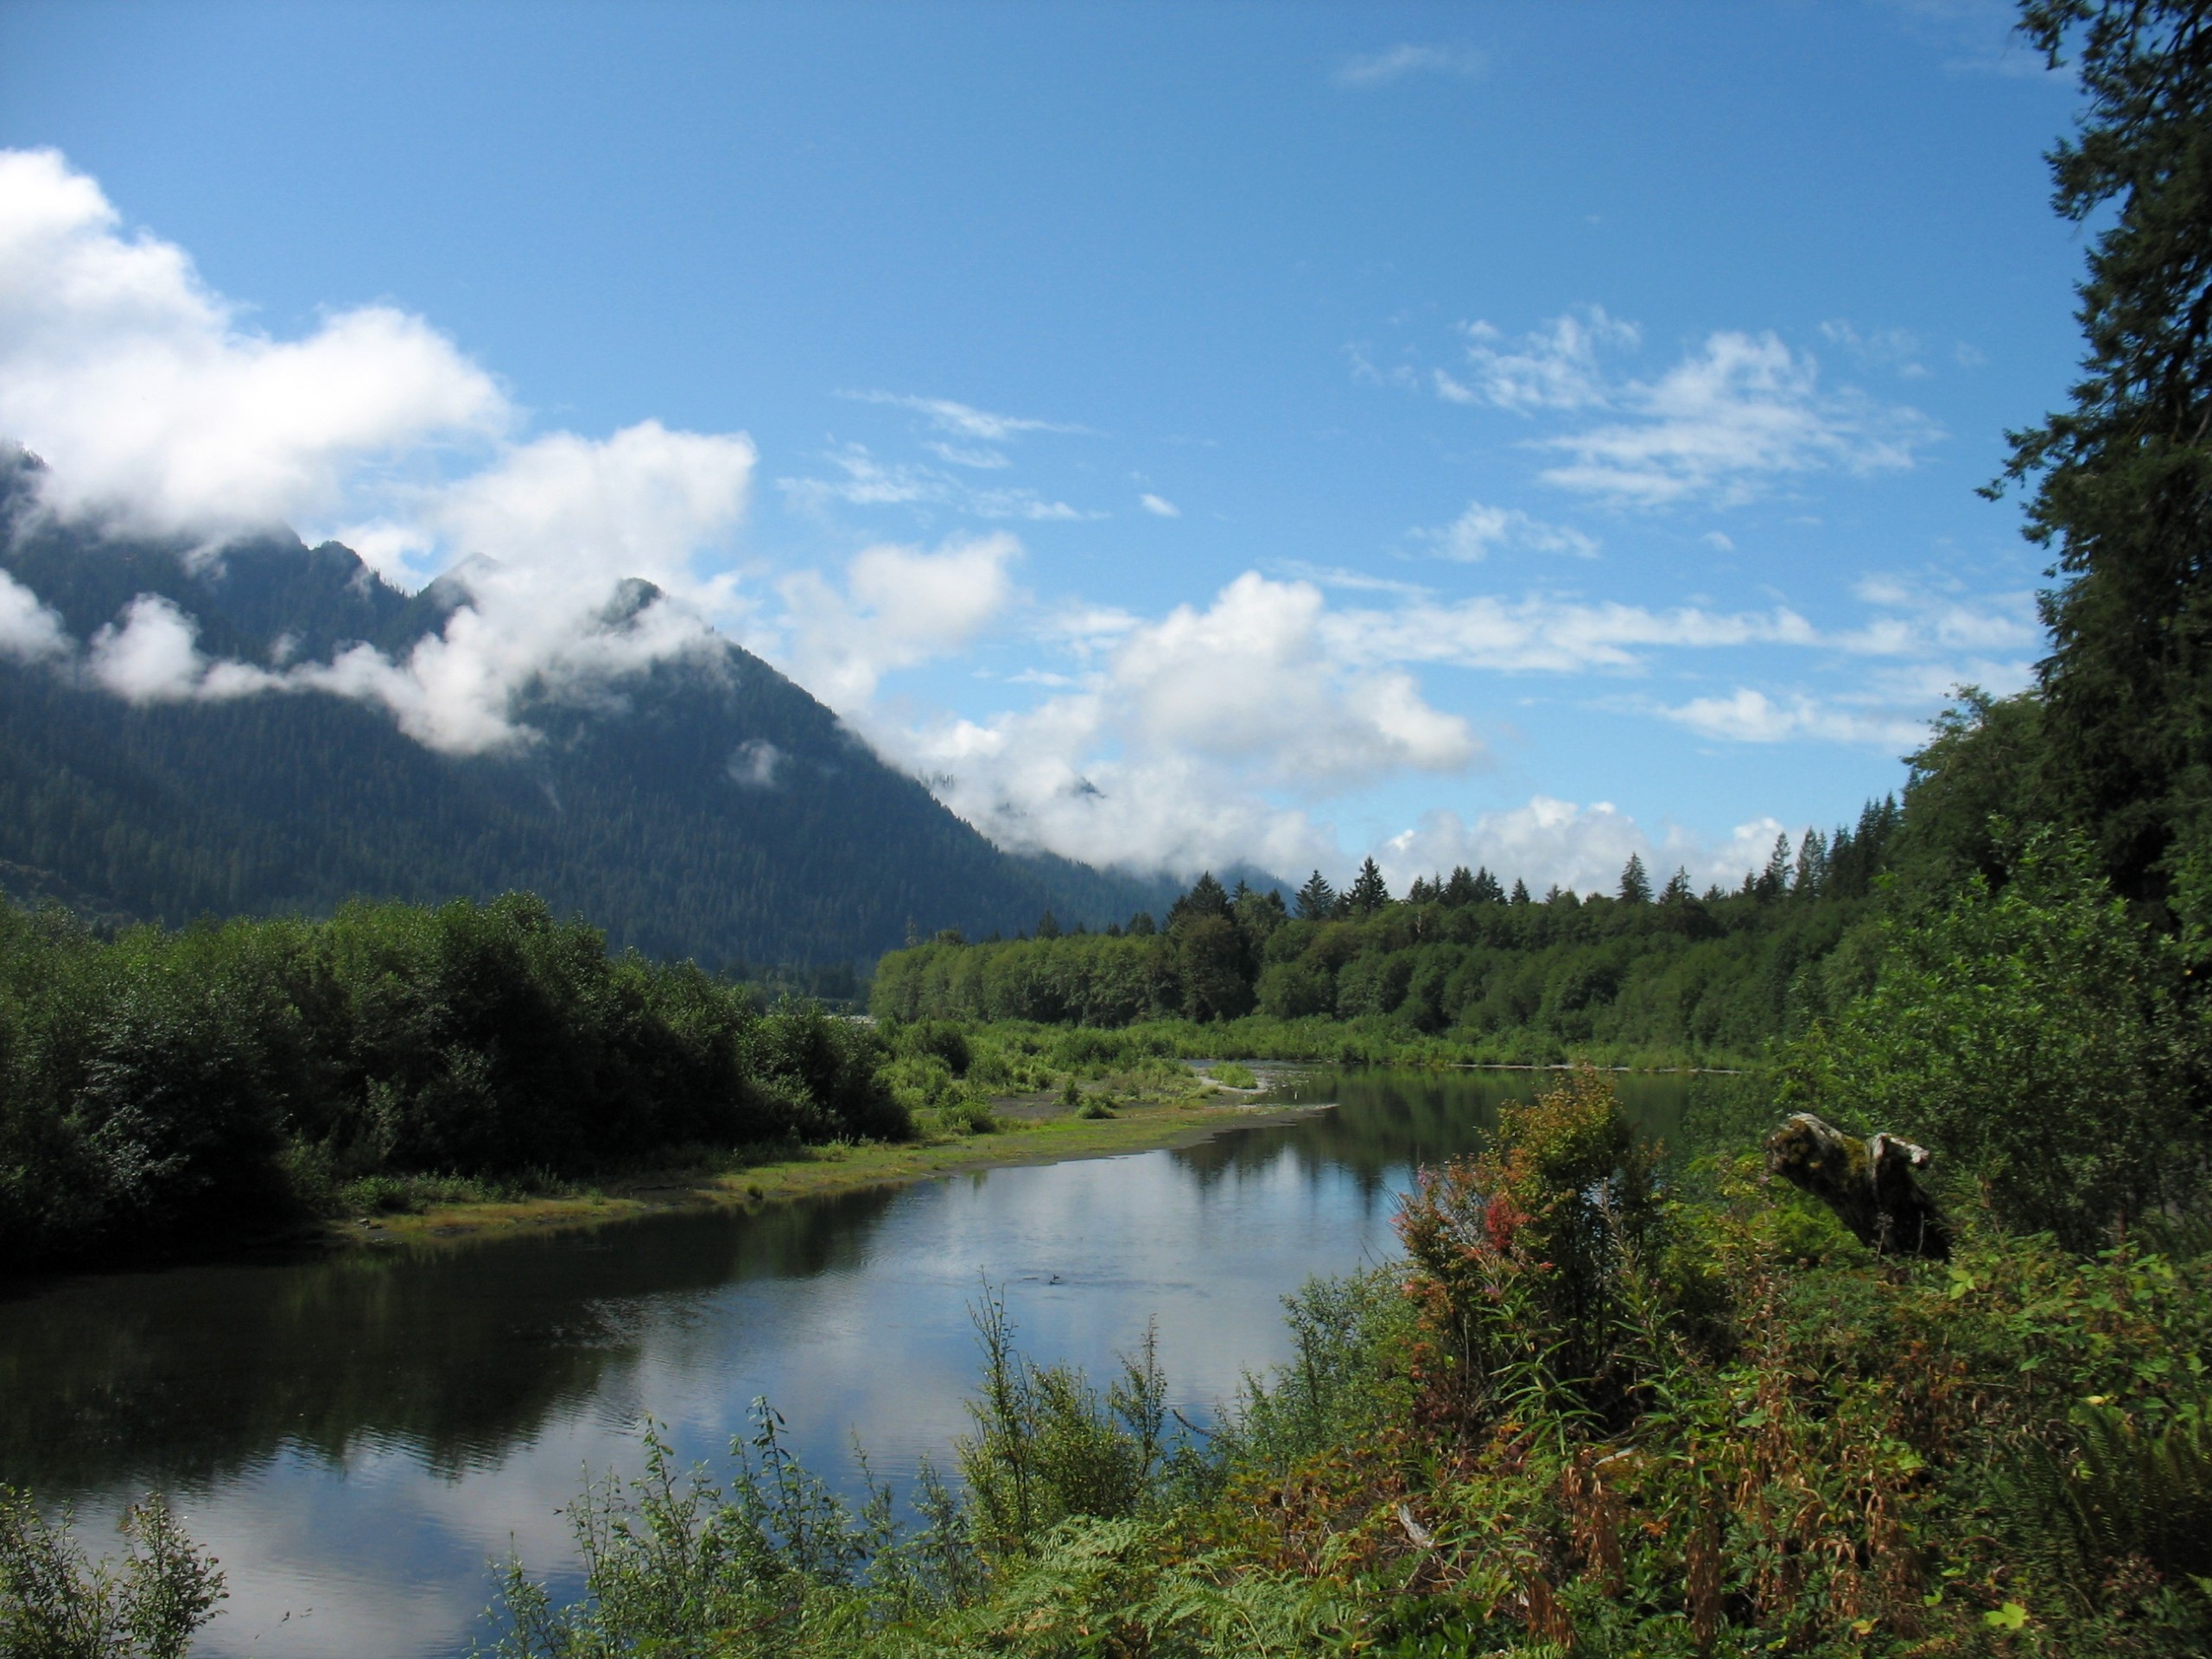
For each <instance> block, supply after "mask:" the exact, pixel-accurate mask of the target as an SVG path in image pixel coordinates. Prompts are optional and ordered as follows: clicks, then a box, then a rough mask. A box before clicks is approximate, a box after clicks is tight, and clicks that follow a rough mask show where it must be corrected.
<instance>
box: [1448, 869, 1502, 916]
mask: <svg viewBox="0 0 2212 1659" xmlns="http://www.w3.org/2000/svg"><path fill="white" fill-rule="evenodd" d="M1484 874H1489V872H1487V871H1485V872H1484ZM1493 885H1495V884H1493ZM1443 897H1444V902H1445V903H1446V905H1448V906H1451V907H1452V909H1453V910H1463V909H1465V907H1466V906H1469V905H1471V904H1476V903H1478V902H1479V901H1480V899H1481V897H1482V893H1481V890H1480V889H1479V888H1478V887H1477V885H1476V881H1475V878H1474V877H1473V876H1471V875H1469V874H1467V867H1466V866H1465V865H1464V864H1456V865H1454V866H1453V867H1452V875H1451V879H1450V880H1446V882H1445V884H1444V895H1443Z"/></svg>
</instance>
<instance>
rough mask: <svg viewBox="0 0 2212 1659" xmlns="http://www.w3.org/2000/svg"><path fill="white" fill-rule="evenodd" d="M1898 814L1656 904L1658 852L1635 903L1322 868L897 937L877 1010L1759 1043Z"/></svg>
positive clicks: (1653, 1046) (1842, 917)
mask: <svg viewBox="0 0 2212 1659" xmlns="http://www.w3.org/2000/svg"><path fill="white" fill-rule="evenodd" d="M1896 829H1897V810H1896V808H1895V806H1894V805H1893V804H1889V803H1881V804H1874V805H1870V806H1869V807H1868V809H1867V810H1866V813H1865V814H1864V815H1863V816H1862V817H1861V819H1860V821H1859V825H1858V827H1857V829H1855V830H1854V829H1853V828H1851V827H1849V826H1845V827H1842V828H1840V829H1837V831H1836V832H1835V834H1834V837H1833V838H1830V837H1828V836H1818V837H1815V836H1809V835H1808V837H1807V838H1806V841H1805V842H1804V844H1803V845H1802V847H1801V849H1800V850H1799V854H1798V855H1797V858H1796V863H1795V865H1794V866H1793V865H1792V863H1791V862H1790V861H1789V857H1788V856H1787V852H1788V849H1787V848H1786V847H1785V848H1784V849H1783V852H1782V853H1781V854H1779V855H1777V857H1778V858H1779V859H1780V862H1779V864H1778V865H1777V869H1778V871H1779V874H1776V875H1774V877H1773V880H1772V882H1771V883H1769V884H1768V885H1764V886H1763V885H1762V883H1764V882H1766V880H1767V879H1766V878H1765V877H1761V876H1757V875H1750V876H1747V877H1746V879H1745V884H1744V888H1743V890H1742V891H1741V892H1739V893H1734V894H1729V895H1722V894H1719V893H1710V894H1707V895H1706V896H1704V897H1700V896H1698V895H1695V894H1694V893H1691V892H1690V891H1689V888H1688V881H1687V880H1686V879H1684V880H1678V881H1675V882H1670V883H1669V887H1668V888H1667V891H1666V893H1664V895H1663V896H1662V898H1661V899H1659V900H1658V901H1657V902H1654V901H1653V899H1652V894H1651V891H1650V884H1649V880H1648V879H1647V878H1646V877H1645V876H1644V874H1643V870H1642V868H1641V865H1640V864H1638V865H1637V867H1636V868H1634V869H1633V870H1630V871H1627V872H1624V875H1623V882H1624V887H1623V893H1624V896H1623V897H1621V898H1618V899H1614V898H1608V897H1605V896H1603V895H1593V896H1592V897H1589V898H1586V899H1578V898H1577V897H1575V896H1574V895H1572V894H1559V895H1557V896H1555V897H1554V898H1553V899H1550V900H1548V901H1547V902H1545V903H1543V904H1529V903H1521V904H1513V903H1510V902H1508V901H1507V899H1505V897H1504V895H1503V893H1502V892H1501V891H1500V890H1499V887H1498V883H1497V880H1496V879H1495V878H1494V877H1492V876H1491V874H1489V872H1487V871H1484V872H1483V873H1482V874H1480V875H1479V876H1469V875H1468V874H1467V873H1466V872H1465V870H1460V871H1458V872H1455V873H1454V874H1453V876H1452V878H1450V879H1448V880H1436V881H1433V882H1432V881H1427V880H1421V881H1417V882H1415V883H1414V886H1413V887H1412V888H1411V889H1410V890H1409V891H1408V895H1407V896H1406V897H1405V898H1404V899H1391V898H1390V897H1389V893H1388V892H1387V891H1386V890H1384V889H1383V887H1382V885H1381V882H1382V878H1381V876H1380V875H1379V874H1375V875H1374V876H1373V878H1372V880H1368V879H1367V877H1366V875H1364V874H1363V877H1362V880H1360V881H1358V882H1355V883H1354V889H1355V891H1356V892H1357V894H1358V895H1359V896H1358V898H1357V901H1354V900H1353V899H1345V900H1344V901H1343V902H1342V903H1341V904H1340V903H1339V902H1338V899H1337V897H1336V896H1335V895H1334V894H1333V893H1325V892H1323V891H1322V890H1321V889H1323V888H1326V887H1327V883H1326V882H1325V881H1324V882H1322V883H1321V887H1320V888H1316V887H1314V886H1313V883H1312V882H1309V883H1307V887H1306V890H1305V891H1303V892H1301V893H1300V897H1299V899H1298V901H1297V910H1298V915H1297V916H1296V917H1295V918H1294V917H1292V916H1290V915H1289V914H1287V911H1286V908H1285V906H1284V905H1283V903H1282V900H1281V897H1280V895H1279V894H1277V893H1274V892H1273V891H1268V892H1266V893H1255V892H1253V891H1252V890H1250V889H1249V888H1244V887H1240V888H1239V889H1238V891H1237V892H1236V893H1234V894H1230V893H1224V890H1223V889H1222V887H1221V885H1220V884H1219V883H1218V882H1217V881H1215V880H1213V879H1212V878H1211V876H1201V877H1200V878H1199V880H1198V882H1197V883H1195V884H1194V885H1193V886H1192V888H1191V890H1190V892H1189V893H1187V894H1185V896H1184V897H1183V898H1182V899H1179V900H1178V901H1177V902H1176V905H1175V906H1174V908H1173V911H1172V912H1171V913H1170V921H1169V925H1168V927H1167V930H1166V932H1165V933H1162V934H1157V935H1138V934H1136V933H1135V932H1131V933H1129V934H1125V935H1121V936H1118V937H1116V936H1109V935H1090V936H1077V937H1068V936H1064V937H1061V938H1053V939H1046V938H1034V939H1018V940H1009V941H1001V942H999V943H995V944H969V943H966V942H964V941H954V940H949V939H938V940H934V941H931V942H930V943H927V944H918V945H914V946H912V947H910V948H908V949H906V950H894V951H893V952H891V953H889V954H888V955H887V956H886V957H884V958H883V960H882V962H881V963H880V964H879V965H878V967H877V969H876V976H875V980H874V986H873V988H872V991H871V995H870V1006H871V1007H873V1009H874V1011H875V1013H876V1014H878V1015H879V1016H881V1017H883V1018H887V1019H891V1020H900V1021H907V1022H915V1021H925V1020H993V1021H997V1020H1020V1021H1030V1022H1037V1023H1043V1024H1067V1025H1080V1026H1089V1027H1108V1028H1112V1027H1132V1026H1141V1025H1144V1024H1147V1023H1148V1022H1154V1021H1160V1020H1189V1021H1192V1022H1195V1023H1198V1024H1226V1023H1230V1022H1236V1023H1237V1025H1238V1028H1239V1029H1240V1030H1243V1029H1244V1028H1245V1022H1246V1021H1248V1020H1250V1019H1252V1018H1253V1017H1255V1016H1256V1017H1258V1018H1260V1019H1262V1020H1267V1021H1271V1022H1275V1023H1277V1024H1283V1023H1289V1022H1296V1021H1335V1022H1343V1023H1346V1024H1361V1023H1367V1024H1371V1025H1373V1026H1374V1027H1376V1032H1377V1034H1378V1035H1381V1034H1383V1033H1386V1032H1387V1033H1394V1034H1395V1036H1396V1037H1398V1038H1400V1039H1403V1038H1407V1037H1414V1036H1425V1035H1440V1036H1442V1035H1448V1036H1449V1037H1450V1039H1452V1041H1453V1042H1455V1043H1456V1044H1458V1045H1459V1046H1461V1047H1462V1048H1464V1049H1465V1050H1467V1051H1468V1052H1469V1053H1470V1054H1478V1055H1479V1056H1480V1057H1481V1058H1491V1059H1501V1060H1550V1059H1554V1058H1559V1057H1560V1055H1561V1054H1562V1053H1565V1052H1577V1053H1591V1052H1602V1053H1616V1054H1634V1055H1637V1056H1640V1057H1647V1058H1648V1057H1653V1056H1658V1055H1666V1056H1669V1057H1681V1058H1688V1057H1727V1058H1739V1057H1747V1056H1751V1055H1755V1054H1757V1053H1758V1052H1759V1051H1760V1050H1761V1048H1762V1047H1763V1046H1764V1044H1765V1043H1766V1042H1767V1040H1768V1039H1770V1038H1771V1037H1773V1036H1776V1035H1777V1034H1780V1033H1783V1032H1786V1031H1789V1030H1791V1029H1794V1028H1796V1027H1801V1026H1802V1024H1803V1022H1804V1021H1805V1020H1806V1019H1808V1017H1810V1015H1812V1014H1815V1013H1817V1012H1819V1011H1821V1009H1822V1008H1824V1007H1826V1006H1827V981H1826V980H1825V979H1824V978H1823V977H1822V976H1821V974H1820V973H1819V972H1818V971H1810V972H1808V970H1818V969H1821V966H1822V965H1823V963H1825V961H1826V959H1827V957H1828V956H1829V955H1830V954H1831V953H1832V952H1834V951H1835V950H1837V949H1838V948H1839V947H1840V945H1842V944H1844V943H1845V941H1846V940H1847V938H1848V937H1849V936H1850V934H1851V931H1852V930H1853V928H1854V927H1855V926H1858V925H1860V924H1861V923H1863V921H1864V920H1865V918H1866V916H1867V914H1868V913H1869V912H1870V909H1871V905H1872V900H1871V899H1870V890H1871V888H1872V880H1873V877H1874V874H1875V873H1876V871H1877V870H1878V868H1879V867H1880V864H1881V861H1882V859H1883V857H1884V849H1885V848H1886V846H1887V845H1888V844H1889V842H1890V841H1891V838H1892V837H1893V836H1894V835H1895V832H1896ZM1631 877H1632V878H1633V880H1631V879H1630V878H1631ZM1316 879H1317V880H1318V879H1319V878H1318V877H1317V878H1316ZM1246 1052H1252V1053H1259V1052H1262V1051H1261V1050H1260V1049H1258V1048H1256V1047H1254V1048H1249V1049H1248V1050H1247V1051H1246Z"/></svg>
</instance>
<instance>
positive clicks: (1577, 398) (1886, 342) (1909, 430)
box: [1354, 306, 1942, 508]
mask: <svg viewBox="0 0 2212 1659" xmlns="http://www.w3.org/2000/svg"><path fill="white" fill-rule="evenodd" d="M1461 332H1462V334H1464V336H1465V360H1464V363H1463V365H1461V366H1459V368H1457V369H1456V370H1447V369H1444V368H1432V369H1431V370H1430V371H1429V373H1428V378H1427V384H1428V385H1429V386H1430V388H1431V390H1433V391H1434V393H1435V395H1436V396H1437V397H1440V398H1441V399H1443V400H1444V401H1445V402H1446V403H1452V404H1466V405H1483V406H1487V407H1489V408H1492V409H1500V410H1508V411H1510V412H1511V413H1513V414H1516V415H1519V416H1524V417H1527V418H1529V419H1530V420H1542V421H1546V422H1548V423H1551V424H1552V425H1554V428H1556V427H1558V426H1560V425H1561V424H1568V425H1569V426H1570V429H1567V430H1564V431H1560V430H1554V432H1553V433H1552V435H1548V436H1543V437H1537V438H1532V439H1531V440H1529V447H1531V448H1535V450H1537V451H1539V452H1549V453H1550V454H1554V455H1556V456H1559V457H1561V459H1560V460H1557V461H1554V463H1553V464H1551V465H1550V466H1548V467H1544V468H1542V469H1541V473H1540V474H1539V475H1540V476H1541V478H1542V480H1544V481H1545V482H1546V483H1548V484H1550V485H1553V486H1555V487H1557V488H1560V489H1565V490H1571V491H1573V492H1574V493H1577V494H1581V495H1587V496H1591V497H1593V498H1595V499H1599V500H1600V501H1603V502H1605V503H1606V504H1607V505H1614V506H1627V507H1644V508H1654V507H1664V506H1669V505H1675V504H1677V503H1682V502H1688V501H1701V502H1704V503H1706V504H1707V505H1713V506H1723V507H1725V506H1733V505H1740V504H1742V503H1743V502H1745V501H1748V500H1751V499H1755V498H1757V497H1758V496H1760V495H1762V494H1764V493H1769V492H1770V491H1771V490H1773V489H1775V488H1776V487H1777V486H1780V485H1781V484H1783V482H1785V481H1786V480H1790V479H1792V478H1796V477H1802V476H1804V475H1807V474H1815V473H1821V472H1843V473H1855V474H1866V473H1875V472H1885V471H1897V470H1902V469H1904V468H1908V467H1911V466H1913V465H1914V464H1915V463H1916V461H1917V460H1918V457H1919V455H1920V454H1921V452H1922V451H1923V450H1924V449H1925V448H1927V447H1928V446H1929V445H1930V444H1932V443H1934V442H1936V441H1937V440H1938V439H1939V438H1941V437H1942V429H1940V428H1939V427H1938V426H1937V425H1936V423H1935V422H1933V421H1931V420H1929V418H1928V417H1927V416H1924V415H1923V414H1922V413H1921V412H1920V411H1919V410H1916V409H1913V408H1911V407H1910V406H1908V405H1904V404H1884V403H1879V402H1877V401H1876V400H1875V399H1873V398H1872V397H1868V396H1867V395H1866V393H1865V392H1863V391H1859V390H1857V389H1855V388H1852V387H1843V388H1840V389H1837V390H1833V391H1832V390H1829V389H1828V388H1827V387H1825V386H1823V385H1821V378H1820V365H1819V364H1818V363H1817V362H1816V361H1815V359H1813V358H1812V357H1811V356H1810V355H1809V354H1808V353H1799V352H1795V351H1792V350H1791V349H1790V348H1789V346H1786V345H1785V344H1783V341H1782V340H1781V339H1780V338H1779V337H1778V336H1777V335H1776V334H1772V333H1762V334H1746V333H1743V332H1740V331H1737V330H1723V331H1720V332H1719V333H1716V334H1709V335H1707V338H1706V340H1705V341H1704V342H1703V344H1702V345H1700V346H1696V347H1694V348H1693V349H1691V350H1690V351H1688V352H1686V353H1684V354H1683V355H1682V356H1681V358H1680V359H1678V360H1677V361H1676V362H1675V365H1673V366H1672V367H1671V368H1669V369H1668V370H1667V371H1666V372H1663V373H1662V374H1660V375H1658V376H1657V377H1656V378H1639V377H1637V375H1635V374H1634V373H1632V372H1624V369H1623V368H1622V367H1620V366H1617V363H1616V360H1617V359H1623V358H1626V357H1629V356H1630V354H1632V353H1636V352H1637V351H1638V350H1639V349H1640V347H1641V346H1642V343H1643V342H1642V334H1641V331H1640V330H1639V329H1638V328H1637V326H1636V325H1635V324H1634V323H1631V322H1627V321H1623V320H1622V319H1620V318H1618V317H1614V316H1612V315H1609V314H1608V313H1607V312H1606V311H1605V310H1604V308H1601V307H1598V306H1586V307H1583V308H1580V309H1578V310H1574V311H1570V312H1568V313H1566V314H1565V315H1561V316H1559V317H1556V318H1554V319H1553V320H1552V321H1550V322H1548V323H1547V324H1545V325H1544V326H1543V327H1541V328H1538V329H1536V330H1535V331H1534V332H1532V333H1530V334H1525V335H1523V336H1521V337H1520V338H1518V339H1512V340H1509V339H1508V338H1507V337H1506V336H1505V335H1504V334H1503V332H1502V331H1500V330H1499V329H1498V328H1497V327H1495V326H1494V325H1492V324H1491V323H1488V322H1483V321H1476V322H1471V323H1466V324H1464V325H1462V329H1461ZM1824 332H1825V333H1826V334H1827V338H1828V339H1830V340H1832V341H1834V343H1836V344H1838V345H1840V346H1844V347H1845V348H1846V349H1847V350H1849V351H1851V352H1852V353H1853V354H1854V355H1857V356H1859V358H1860V359H1862V360H1864V361H1867V362H1870V363H1875V362H1878V363H1881V364H1883V365H1885V366H1888V367H1891V368H1892V369H1895V370H1896V371H1897V372H1899V373H1904V374H1908V375H1909V374H1911V373H1913V372H1915V371H1916V359H1914V358H1912V357H1911V356H1910V353H1911V351H1912V350H1913V349H1914V348H1915V347H1916V342H1915V341H1914V340H1913V339H1912V337H1911V336H1910V335H1908V334H1903V333H1901V332H1898V331H1895V330H1891V331H1885V332H1880V333H1877V334H1872V335H1864V334H1859V332H1858V331H1856V330H1854V329H1853V328H1852V327H1850V325H1848V324H1847V323H1831V324H1829V325H1827V327H1826V329H1825V331H1824ZM1364 361H1365V359H1362V358H1358V357H1355V359H1354V369H1355V373H1356V374H1357V373H1358V372H1359V370H1360V367H1361V365H1363V363H1364ZM1363 378H1371V379H1376V380H1386V381H1388V382H1389V383H1391V384H1395V385H1408V384H1417V382H1416V381H1415V380H1414V377H1412V376H1411V375H1410V373H1407V374H1395V373H1394V374H1393V375H1390V376H1383V375H1379V374H1376V373H1374V372H1373V371H1372V369H1371V367H1370V369H1369V372H1368V373H1367V374H1366V375H1365V376H1364V377H1363ZM1578 417H1579V421H1578Z"/></svg>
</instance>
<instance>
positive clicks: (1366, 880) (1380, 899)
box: [1344, 858, 1390, 916]
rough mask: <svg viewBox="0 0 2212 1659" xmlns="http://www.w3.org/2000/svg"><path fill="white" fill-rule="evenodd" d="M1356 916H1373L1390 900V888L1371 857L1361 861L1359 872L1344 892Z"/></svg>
mask: <svg viewBox="0 0 2212 1659" xmlns="http://www.w3.org/2000/svg"><path fill="white" fill-rule="evenodd" d="M1344 899H1345V900H1346V901H1347V902H1348V903H1349V904H1350V905H1351V911H1352V914H1353V915H1355V916H1372V915H1373V914H1375V912H1376V911H1378V910H1380V909H1382V908H1383V906H1385V905H1387V904H1389V902H1390V889H1389V886H1388V885H1387V884H1385V882H1384V881H1383V872H1382V871H1381V870H1380V869H1378V868H1376V864H1375V861H1374V860H1373V859H1371V858H1369V859H1363V860H1362V861H1361V862H1360V866H1359V874H1357V875H1356V876H1354V877H1353V878H1352V882H1351V887H1350V888H1349V889H1347V890H1346V892H1345V893H1344Z"/></svg>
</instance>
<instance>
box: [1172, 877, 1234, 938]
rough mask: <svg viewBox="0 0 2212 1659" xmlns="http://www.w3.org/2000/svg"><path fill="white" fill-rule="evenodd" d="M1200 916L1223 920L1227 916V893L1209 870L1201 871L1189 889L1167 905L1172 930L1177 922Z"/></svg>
mask: <svg viewBox="0 0 2212 1659" xmlns="http://www.w3.org/2000/svg"><path fill="white" fill-rule="evenodd" d="M1201 916H1217V917H1220V918H1223V919H1224V920H1226V919H1227V918H1228V916H1229V893H1228V892H1227V891H1226V889H1224V887H1222V885H1221V883H1220V882H1218V881H1217V880H1214V879H1213V872H1212V871H1211V870H1205V871H1201V872H1200V873H1199V875H1198V880H1195V881H1193V882H1192V883H1191V890H1190V891H1189V892H1188V893H1185V894H1184V895H1183V896H1182V897H1181V898H1180V899H1177V900H1176V901H1175V902H1174V903H1173V904H1172V905H1170V906H1168V907H1167V926H1168V929H1169V931H1171V932H1172V931H1173V930H1174V928H1175V927H1176V925H1178V924H1179V923H1180V922H1183V921H1185V919H1192V920H1194V919H1196V918H1198V917H1201Z"/></svg>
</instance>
